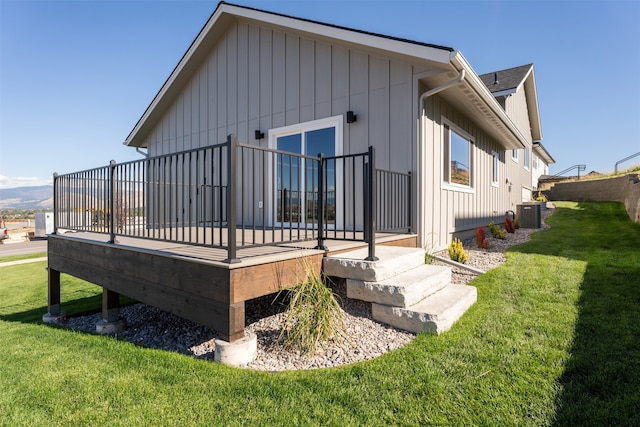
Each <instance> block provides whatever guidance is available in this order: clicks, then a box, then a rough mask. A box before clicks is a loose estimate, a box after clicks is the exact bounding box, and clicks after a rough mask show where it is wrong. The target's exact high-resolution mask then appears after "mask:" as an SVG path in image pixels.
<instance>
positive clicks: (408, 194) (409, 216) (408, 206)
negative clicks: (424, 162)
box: [407, 171, 413, 233]
mask: <svg viewBox="0 0 640 427" xmlns="http://www.w3.org/2000/svg"><path fill="white" fill-rule="evenodd" d="M407 175H409V177H408V178H407V224H408V232H409V233H411V232H412V231H413V224H412V223H411V202H412V200H411V194H412V193H411V180H412V179H413V175H411V171H409V172H407Z"/></svg>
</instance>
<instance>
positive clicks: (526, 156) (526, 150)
mask: <svg viewBox="0 0 640 427" xmlns="http://www.w3.org/2000/svg"><path fill="white" fill-rule="evenodd" d="M524 168H525V169H529V147H525V148H524Z"/></svg>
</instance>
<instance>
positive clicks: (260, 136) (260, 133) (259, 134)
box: [255, 129, 264, 139]
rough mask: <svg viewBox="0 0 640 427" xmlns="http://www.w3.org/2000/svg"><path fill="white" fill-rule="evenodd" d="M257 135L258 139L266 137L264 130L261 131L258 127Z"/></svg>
mask: <svg viewBox="0 0 640 427" xmlns="http://www.w3.org/2000/svg"><path fill="white" fill-rule="evenodd" d="M255 137H256V139H263V138H264V132H260V130H259V129H258V130H257V131H256V132H255Z"/></svg>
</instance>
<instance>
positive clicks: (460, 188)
mask: <svg viewBox="0 0 640 427" xmlns="http://www.w3.org/2000/svg"><path fill="white" fill-rule="evenodd" d="M445 125H446V126H449V130H451V131H454V132H455V133H457V134H458V135H460V136H461V137H463V138H464V139H466V140H468V141H469V143H470V144H469V163H470V165H469V169H470V175H469V180H470V184H469V185H468V186H467V185H461V184H455V183H454V184H452V183H451V182H446V181H445V180H444V170H441V172H440V188H441V189H443V190H451V191H457V192H460V193H470V194H474V193H475V192H476V189H475V182H476V180H475V173H476V168H475V158H476V156H475V152H474V151H475V150H474V148H475V146H476V144H475V138H474V137H473V136H471V135H469V134H468V133H467V132H465V131H464V130H462V129H461V128H460V127H459V126H457V125H455V124H454V123H453V122H452V121H451V120H448V119H446V118H444V117H443V118H442V126H441V127H442V133H441V141H442V143H441V145H442V146H444V133H445V132H446V131H447V127H446V126H445ZM447 149H448V150H449V159H451V139H449V146H448V147H447ZM443 155H444V153H443ZM440 163H441V164H442V163H443V162H442V159H441V161H440ZM443 167H444V166H441V168H443ZM449 167H450V166H449Z"/></svg>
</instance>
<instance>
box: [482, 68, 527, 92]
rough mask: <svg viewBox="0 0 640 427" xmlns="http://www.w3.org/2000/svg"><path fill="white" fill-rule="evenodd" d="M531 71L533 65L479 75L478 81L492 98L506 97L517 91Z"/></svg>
mask: <svg viewBox="0 0 640 427" xmlns="http://www.w3.org/2000/svg"><path fill="white" fill-rule="evenodd" d="M532 69H533V64H527V65H521V66H520V67H514V68H508V69H506V70H500V71H494V72H492V73H487V74H481V75H480V76H479V77H480V80H482V82H483V83H484V84H485V85H487V88H488V89H489V90H490V91H491V93H492V94H493V96H501V95H508V94H510V93H515V92H517V91H518V89H519V88H520V86H522V84H523V83H524V81H525V79H526V78H527V76H528V75H529V73H530V72H531V70H532Z"/></svg>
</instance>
